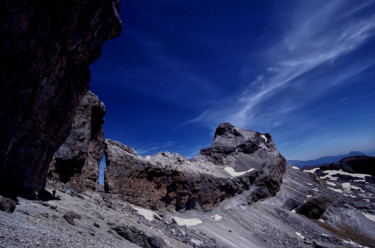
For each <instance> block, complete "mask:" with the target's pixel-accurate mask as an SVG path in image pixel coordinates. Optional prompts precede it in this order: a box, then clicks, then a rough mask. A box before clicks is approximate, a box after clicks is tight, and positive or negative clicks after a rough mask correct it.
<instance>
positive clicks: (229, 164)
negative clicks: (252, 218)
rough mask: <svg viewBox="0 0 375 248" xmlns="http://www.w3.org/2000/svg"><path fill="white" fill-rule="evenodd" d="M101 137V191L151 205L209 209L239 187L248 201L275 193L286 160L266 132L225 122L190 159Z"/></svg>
mask: <svg viewBox="0 0 375 248" xmlns="http://www.w3.org/2000/svg"><path fill="white" fill-rule="evenodd" d="M105 142H106V148H105V155H106V163H107V167H106V169H105V181H104V183H105V190H106V192H108V193H116V194H121V195H122V196H123V197H124V198H125V200H127V201H129V202H131V203H134V204H137V205H140V206H143V207H147V208H152V209H175V210H189V209H199V210H204V211H208V210H211V209H212V208H213V207H215V206H217V205H218V204H219V203H220V202H221V201H223V200H224V199H227V198H229V197H233V196H235V195H236V194H241V193H243V192H244V191H247V192H248V202H249V203H252V202H254V201H258V200H260V199H264V198H267V197H269V196H273V195H275V194H276V193H277V191H278V190H279V189H280V185H281V183H282V177H283V173H284V172H285V166H286V161H285V159H284V157H283V156H282V155H281V154H280V153H279V152H278V151H277V150H276V148H275V144H274V142H273V140H272V138H271V136H270V135H269V134H261V133H258V132H255V131H251V130H244V129H239V128H237V127H234V126H232V125H231V124H228V123H224V124H221V125H220V126H219V127H218V128H217V130H216V133H215V139H214V141H213V144H212V145H211V146H210V147H209V148H206V149H203V150H201V153H200V154H199V155H198V156H196V157H195V158H193V159H192V160H187V159H186V158H184V157H183V156H181V155H179V154H171V153H169V152H164V153H159V154H156V155H154V156H152V157H151V156H146V157H142V156H139V155H138V154H137V153H136V152H135V151H134V150H133V149H132V148H131V147H129V146H125V145H123V144H121V143H119V142H117V141H112V140H106V141H105Z"/></svg>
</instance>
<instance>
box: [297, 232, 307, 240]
mask: <svg viewBox="0 0 375 248" xmlns="http://www.w3.org/2000/svg"><path fill="white" fill-rule="evenodd" d="M296 235H297V236H298V237H300V238H301V239H304V238H305V236H303V235H302V234H301V233H299V232H296Z"/></svg>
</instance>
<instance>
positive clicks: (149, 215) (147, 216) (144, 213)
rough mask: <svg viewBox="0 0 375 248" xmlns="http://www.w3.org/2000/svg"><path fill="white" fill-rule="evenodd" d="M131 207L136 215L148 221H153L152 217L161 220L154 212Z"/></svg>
mask: <svg viewBox="0 0 375 248" xmlns="http://www.w3.org/2000/svg"><path fill="white" fill-rule="evenodd" d="M131 206H132V208H134V209H135V210H137V213H138V214H139V215H142V216H143V217H144V218H145V219H146V220H148V221H153V220H155V217H154V216H158V218H160V219H161V217H160V216H159V215H158V214H157V213H156V212H154V211H152V210H149V209H145V208H141V207H137V206H134V205H131Z"/></svg>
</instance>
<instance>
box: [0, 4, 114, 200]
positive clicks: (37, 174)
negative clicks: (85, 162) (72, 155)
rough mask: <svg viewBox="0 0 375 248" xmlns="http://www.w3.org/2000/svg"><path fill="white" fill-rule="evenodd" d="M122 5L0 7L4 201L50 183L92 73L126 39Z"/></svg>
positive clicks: (0, 148)
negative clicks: (107, 45)
mask: <svg viewBox="0 0 375 248" xmlns="http://www.w3.org/2000/svg"><path fill="white" fill-rule="evenodd" d="M118 9H119V1H118V0H104V1H99V0H81V1H77V0H67V1H57V0H50V1H40V0H35V1H20V0H4V1H1V3H0V37H1V38H0V65H1V66H0V84H1V85H0V105H1V108H0V118H1V122H0V128H1V133H0V157H1V160H0V194H5V195H24V196H29V195H30V193H31V192H33V191H40V190H41V189H42V188H43V186H44V184H45V181H46V176H47V170H48V165H49V164H50V162H51V160H52V157H53V154H54V153H55V152H56V150H57V149H58V148H59V146H60V145H61V144H62V143H63V142H64V141H65V139H66V138H67V137H68V136H69V131H70V127H71V124H72V120H73V117H74V114H75V111H76V108H77V106H78V104H79V102H80V100H81V99H82V97H83V96H84V95H85V94H86V92H87V91H88V82H89V80H90V70H89V65H90V64H91V63H93V61H94V60H95V59H97V58H98V57H99V55H100V50H101V46H102V44H103V42H104V41H106V40H108V39H111V38H114V37H116V36H118V35H119V33H120V31H121V21H120V19H119V15H118Z"/></svg>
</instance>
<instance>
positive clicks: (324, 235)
mask: <svg viewBox="0 0 375 248" xmlns="http://www.w3.org/2000/svg"><path fill="white" fill-rule="evenodd" d="M320 235H322V236H323V237H329V235H327V234H325V233H321V234H320Z"/></svg>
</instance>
